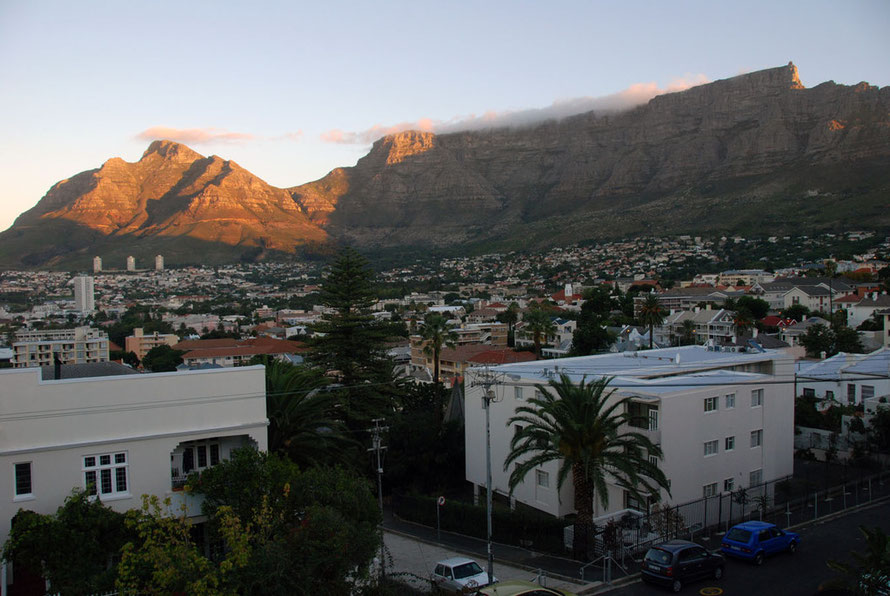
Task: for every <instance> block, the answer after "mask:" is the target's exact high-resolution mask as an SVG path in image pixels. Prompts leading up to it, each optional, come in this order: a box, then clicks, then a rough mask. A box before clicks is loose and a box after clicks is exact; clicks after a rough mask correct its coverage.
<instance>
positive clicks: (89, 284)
mask: <svg viewBox="0 0 890 596" xmlns="http://www.w3.org/2000/svg"><path fill="white" fill-rule="evenodd" d="M100 268H101V265H100ZM71 283H72V284H73V285H74V308H76V309H77V311H78V312H80V313H81V314H90V313H92V312H93V311H95V310H96V287H95V283H94V281H93V277H92V276H91V275H78V276H77V277H75V278H74V279H72V280H71Z"/></svg>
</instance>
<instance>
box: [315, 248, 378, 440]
mask: <svg viewBox="0 0 890 596" xmlns="http://www.w3.org/2000/svg"><path fill="white" fill-rule="evenodd" d="M372 278H373V272H372V271H371V269H370V266H369V265H368V261H367V260H366V259H365V258H364V257H362V256H361V255H360V254H359V253H358V252H356V251H355V250H353V249H351V248H345V249H343V250H342V251H340V253H339V255H338V257H337V259H336V260H335V261H334V263H333V264H332V265H331V266H330V268H329V269H328V272H327V278H326V279H325V281H324V283H323V285H322V290H321V294H320V300H321V303H322V304H323V305H324V306H326V307H328V308H329V309H331V310H332V311H333V312H332V313H331V314H325V315H324V320H323V321H322V322H321V323H319V324H317V325H316V326H315V328H314V329H315V331H317V332H319V333H321V334H323V335H322V336H321V337H319V338H317V339H316V340H315V341H314V342H313V351H312V352H311V353H310V354H309V361H310V362H311V363H312V364H313V365H315V366H318V367H320V368H321V369H322V370H323V371H324V372H325V374H328V375H330V376H333V377H334V378H336V379H337V380H338V381H339V382H340V384H341V385H343V386H344V389H343V390H341V391H340V392H339V397H340V400H341V412H342V415H343V417H344V419H345V421H346V423H347V425H348V426H349V427H350V429H352V430H356V429H358V428H364V427H365V426H366V425H367V424H368V423H369V421H370V420H371V419H372V418H378V417H381V416H383V415H384V414H386V413H388V412H391V411H392V410H393V408H394V405H395V403H394V400H395V390H394V387H393V366H392V362H391V361H390V360H389V359H388V358H387V357H386V340H387V334H386V331H385V329H384V328H383V327H382V326H381V325H380V324H379V323H378V322H377V321H375V320H374V317H373V316H371V313H370V307H371V306H372V305H373V304H374V302H375V300H376V297H375V294H374V291H373V286H372V283H371V282H372Z"/></svg>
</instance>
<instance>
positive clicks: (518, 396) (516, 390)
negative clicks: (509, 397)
mask: <svg viewBox="0 0 890 596" xmlns="http://www.w3.org/2000/svg"><path fill="white" fill-rule="evenodd" d="M513 398H514V399H515V400H516V401H522V387H513Z"/></svg>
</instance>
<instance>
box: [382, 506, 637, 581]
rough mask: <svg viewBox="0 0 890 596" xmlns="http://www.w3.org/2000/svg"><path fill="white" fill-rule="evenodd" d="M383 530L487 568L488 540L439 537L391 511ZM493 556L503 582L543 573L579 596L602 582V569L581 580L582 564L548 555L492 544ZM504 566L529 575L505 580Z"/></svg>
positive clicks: (445, 534) (615, 575)
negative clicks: (468, 557) (467, 559)
mask: <svg viewBox="0 0 890 596" xmlns="http://www.w3.org/2000/svg"><path fill="white" fill-rule="evenodd" d="M383 529H384V531H385V532H387V533H389V534H392V535H395V536H403V537H406V538H410V539H412V540H416V541H420V542H422V543H425V544H428V545H431V546H439V547H442V548H444V549H446V550H448V551H456V552H459V553H463V554H465V555H467V556H470V557H472V558H474V559H476V560H477V561H478V562H479V564H480V565H482V567H483V568H485V567H486V566H487V560H488V547H487V546H488V545H487V543H486V541H485V540H482V539H479V538H474V537H471V536H464V535H462V534H455V533H452V532H445V531H443V532H441V534H440V535H437V532H436V529H435V528H429V527H427V526H422V525H419V524H415V523H412V522H407V521H404V520H401V519H398V518H396V517H394V516H393V515H392V513H391V512H389V511H387V512H386V515H385V518H384V521H383ZM492 554H493V556H494V574H495V576H497V577H500V579H530V578H531V577H534V576H535V575H537V574H538V573H542V574H544V575H545V576H546V577H547V578H548V581H547V583H546V585H548V586H551V587H560V586H562V587H564V588H565V589H567V590H570V591H572V592H575V593H578V594H581V593H587V594H589V593H592V592H593V590H594V588H595V587H596V586H598V585H600V584H601V581H599V580H601V579H602V569H600V568H598V567H594V566H588V567H587V568H586V570H585V571H584V577H585V579H584V580H582V579H581V568H582V564H581V563H579V562H578V561H573V560H571V559H568V558H563V557H556V556H553V555H545V554H542V553H537V552H535V551H532V550H528V549H525V548H519V547H515V546H508V545H505V544H497V543H492ZM433 563H434V562H433ZM428 564H429V563H428ZM501 565H508V566H510V567H514V568H517V569H523V570H525V571H526V573H525V574H524V575H523V576H522V577H520V578H513V577H505V576H504V575H503V573H502V572H501V571H499V566H501ZM431 570H432V569H428V570H426V574H429V572H430V571H431ZM615 571H616V572H617V573H613V579H618V578H619V577H620V575H619V574H621V572H620V570H617V569H616V570H615ZM557 584H559V585H557Z"/></svg>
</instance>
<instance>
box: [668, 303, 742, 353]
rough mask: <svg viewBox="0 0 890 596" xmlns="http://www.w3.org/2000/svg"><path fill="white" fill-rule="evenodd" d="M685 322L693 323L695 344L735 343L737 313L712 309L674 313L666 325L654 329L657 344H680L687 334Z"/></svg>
mask: <svg viewBox="0 0 890 596" xmlns="http://www.w3.org/2000/svg"><path fill="white" fill-rule="evenodd" d="M685 321H691V322H692V325H693V337H692V339H693V343H696V344H706V343H710V344H711V345H717V346H723V345H729V344H734V343H735V340H736V329H735V312H733V311H731V310H726V309H723V308H720V309H716V310H712V309H711V308H710V307H707V308H698V307H696V308H694V309H693V310H680V311H676V312H672V313H671V314H669V315H668V316H667V317H665V319H664V323H662V324H661V325H659V326H657V327H655V328H654V329H653V331H654V335H655V341H656V343H658V344H659V345H665V346H667V345H671V344H676V343H678V342H679V341H680V340H681V339H682V338H683V336H684V334H685V329H684V323H685Z"/></svg>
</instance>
